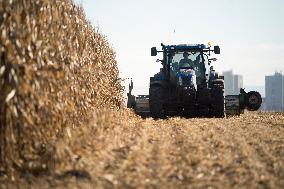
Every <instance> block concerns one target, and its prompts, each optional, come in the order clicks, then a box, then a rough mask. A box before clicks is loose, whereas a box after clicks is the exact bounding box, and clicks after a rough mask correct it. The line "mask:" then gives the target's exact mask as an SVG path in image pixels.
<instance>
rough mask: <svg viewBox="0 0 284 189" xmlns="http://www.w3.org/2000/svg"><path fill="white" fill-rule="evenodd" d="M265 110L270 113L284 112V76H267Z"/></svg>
mask: <svg viewBox="0 0 284 189" xmlns="http://www.w3.org/2000/svg"><path fill="white" fill-rule="evenodd" d="M265 109H266V110H268V111H282V112H283V111H284V76H283V75H282V73H277V72H276V73H275V74H274V75H272V76H265Z"/></svg>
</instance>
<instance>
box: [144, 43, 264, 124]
mask: <svg viewBox="0 0 284 189" xmlns="http://www.w3.org/2000/svg"><path fill="white" fill-rule="evenodd" d="M161 46H162V50H161V51H158V50H157V48H156V47H152V48H151V56H156V55H157V54H158V53H163V59H162V60H159V59H158V60H157V62H161V64H162V68H161V69H160V72H159V73H157V74H155V75H154V76H153V77H151V78H150V87H149V99H148V101H149V113H150V115H151V116H152V117H153V118H164V117H166V116H186V117H191V116H194V117H200V116H204V117H218V118H221V117H224V116H225V113H226V109H228V110H227V112H228V113H230V111H229V110H230V109H231V110H234V113H233V114H240V113H242V112H243V110H244V109H245V108H247V109H249V110H257V109H258V108H259V107H260V105H261V102H262V99H261V96H260V94H259V93H258V92H256V91H251V92H249V93H246V92H244V90H243V89H241V94H240V95H235V96H233V95H231V96H230V98H229V99H230V100H229V101H230V102H229V103H228V105H227V107H226V103H225V95H224V76H221V75H219V74H218V73H217V72H215V70H214V68H213V66H212V65H211V63H212V61H216V60H217V59H216V58H211V57H210V56H211V54H213V53H214V54H220V48H219V46H214V47H213V48H211V47H210V46H207V45H205V44H194V45H164V44H161ZM229 104H230V105H229ZM234 106H235V107H234ZM234 108H235V109H234ZM231 112H232V111H231Z"/></svg>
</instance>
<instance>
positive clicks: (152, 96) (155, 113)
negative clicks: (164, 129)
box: [149, 85, 165, 119]
mask: <svg viewBox="0 0 284 189" xmlns="http://www.w3.org/2000/svg"><path fill="white" fill-rule="evenodd" d="M162 95H163V91H162V87H161V86H159V85H154V86H150V89H149V108H150V114H151V116H152V117H153V118H154V119H158V118H164V116H165V115H164V109H163V98H162V97H163V96H162Z"/></svg>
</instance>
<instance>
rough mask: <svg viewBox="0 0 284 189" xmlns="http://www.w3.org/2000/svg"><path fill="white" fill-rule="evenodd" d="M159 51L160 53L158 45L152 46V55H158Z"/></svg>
mask: <svg viewBox="0 0 284 189" xmlns="http://www.w3.org/2000/svg"><path fill="white" fill-rule="evenodd" d="M157 53H158V51H157V48H156V47H152V48H151V56H157Z"/></svg>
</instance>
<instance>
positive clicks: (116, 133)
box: [0, 0, 284, 189]
mask: <svg viewBox="0 0 284 189" xmlns="http://www.w3.org/2000/svg"><path fill="white" fill-rule="evenodd" d="M121 83H122V79H121V78H119V70H118V68H117V62H116V60H115V51H114V50H113V48H112V47H111V45H110V44H109V43H108V41H107V39H106V37H105V36H104V35H103V34H101V33H99V32H98V29H97V28H94V27H92V25H91V24H90V23H89V22H88V21H87V19H86V17H85V15H84V11H83V9H82V8H81V7H79V6H76V5H75V4H74V3H73V1H72V0H60V1H59V0H0V188H1V189H2V188H3V189H4V188H5V189H6V188H24V189H25V188H35V189H36V188H200V189H215V188H238V189H239V188H264V189H265V188H267V189H268V188H283V186H284V158H283V157H284V114H283V113H267V112H255V113H248V112H246V113H245V114H243V115H241V116H240V117H231V118H226V119H225V118H224V119H217V118H211V119H205V118H201V119H195V118H192V119H184V118H180V117H175V118H169V119H165V120H153V119H151V118H147V119H142V118H140V117H139V116H137V115H135V114H134V113H133V112H132V111H131V110H129V109H126V108H125V107H124V99H123V92H124V91H123V90H124V89H123V86H122V84H121Z"/></svg>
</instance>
